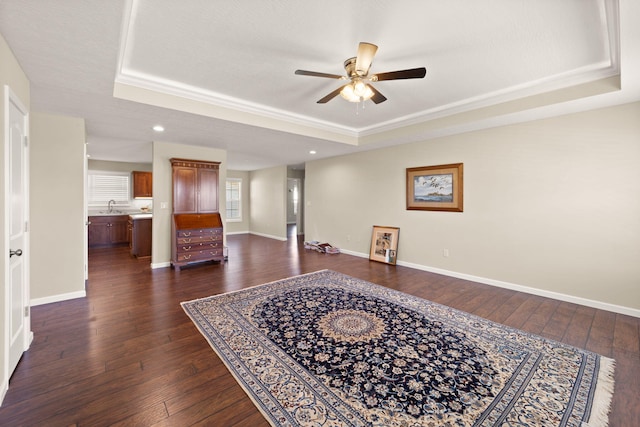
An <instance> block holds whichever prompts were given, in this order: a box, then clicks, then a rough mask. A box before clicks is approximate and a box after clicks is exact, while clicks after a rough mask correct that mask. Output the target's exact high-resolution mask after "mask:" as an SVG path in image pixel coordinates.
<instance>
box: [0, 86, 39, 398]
mask: <svg viewBox="0 0 640 427" xmlns="http://www.w3.org/2000/svg"><path fill="white" fill-rule="evenodd" d="M3 92H4V94H3V101H2V102H3V103H4V117H3V118H2V120H3V121H4V135H3V147H2V149H3V153H4V164H3V169H4V177H3V179H4V200H3V205H2V206H3V210H4V224H3V239H2V247H3V252H4V254H5V255H4V257H3V261H2V262H3V263H4V278H3V279H4V280H3V283H4V285H3V288H4V289H3V290H2V292H3V295H4V319H3V324H4V325H3V331H2V333H3V340H4V354H3V357H2V361H3V366H2V370H3V383H2V384H0V387H1V389H0V404H1V403H2V400H3V399H4V395H5V393H6V392H7V390H8V388H9V379H10V376H11V374H12V373H13V372H9V349H10V335H11V334H10V330H8V328H9V327H10V322H9V320H10V319H9V316H10V315H11V310H10V308H11V301H10V295H9V289H8V286H7V284H8V283H9V275H10V268H9V257H8V256H7V255H8V253H9V249H10V248H9V238H10V224H9V212H8V211H9V209H10V207H11V200H10V198H11V194H10V192H11V190H10V188H9V162H10V156H9V145H10V123H9V114H10V104H14V105H15V106H16V107H17V108H18V109H19V110H20V112H21V113H22V114H23V115H24V118H25V124H24V125H25V128H24V132H25V137H26V141H29V110H28V109H27V108H26V107H25V104H24V103H23V102H22V101H21V100H20V98H19V97H18V96H17V95H16V94H15V93H14V92H13V91H12V90H11V88H10V87H9V86H8V85H4V91H3ZM23 166H24V168H23V171H22V173H23V177H24V185H25V191H24V194H23V196H24V198H23V203H24V212H25V221H26V224H25V240H24V245H23V248H22V249H23V255H22V257H23V263H24V282H23V287H24V289H23V295H24V301H23V302H24V304H25V307H26V310H27V312H28V313H25V317H24V342H23V352H24V351H27V349H28V348H29V345H30V344H31V341H32V340H33V332H32V331H31V313H30V311H31V303H30V298H31V297H30V292H29V291H30V285H29V283H30V274H29V269H30V251H29V243H30V242H29V239H30V233H29V226H28V224H29V221H30V215H29V147H28V144H27V145H25V152H24V165H23Z"/></svg>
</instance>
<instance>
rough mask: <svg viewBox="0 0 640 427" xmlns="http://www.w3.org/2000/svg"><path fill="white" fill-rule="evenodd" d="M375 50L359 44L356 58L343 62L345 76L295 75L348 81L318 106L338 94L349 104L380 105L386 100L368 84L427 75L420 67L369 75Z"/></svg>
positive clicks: (361, 43)
mask: <svg viewBox="0 0 640 427" xmlns="http://www.w3.org/2000/svg"><path fill="white" fill-rule="evenodd" d="M377 50H378V46H376V45H375V44H372V43H365V42H360V44H359V45H358V56H355V57H353V58H349V59H347V60H346V61H344V69H345V70H346V72H347V75H346V76H340V75H338V74H327V73H319V72H316V71H306V70H296V72H295V73H296V74H298V75H301V76H313V77H325V78H328V79H339V80H349V83H347V84H345V85H343V86H341V87H339V88H338V89H336V90H334V91H333V92H331V93H330V94H328V95H327V96H325V97H324V98H321V99H320V100H318V104H325V103H327V102H329V101H331V100H332V99H333V98H335V97H336V96H338V94H340V95H341V96H342V97H343V98H344V99H346V100H347V101H349V102H362V101H366V100H369V99H370V100H372V101H373V102H374V103H376V104H380V103H381V102H384V101H386V100H387V98H386V97H385V96H384V95H383V94H381V93H380V92H379V91H378V90H376V88H374V87H373V86H371V85H370V84H369V83H371V82H380V81H383V80H401V79H421V78H423V77H424V76H425V75H426V74H427V70H426V68H424V67H421V68H411V69H408V70H399V71H390V72H387V73H378V74H372V75H369V68H371V63H372V62H373V57H374V56H375V54H376V51H377Z"/></svg>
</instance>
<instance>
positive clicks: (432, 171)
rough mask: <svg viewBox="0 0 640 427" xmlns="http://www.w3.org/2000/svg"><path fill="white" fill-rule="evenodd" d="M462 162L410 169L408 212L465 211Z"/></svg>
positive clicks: (408, 173)
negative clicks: (463, 207)
mask: <svg viewBox="0 0 640 427" xmlns="http://www.w3.org/2000/svg"><path fill="white" fill-rule="evenodd" d="M462 178H463V177H462V163H453V164H449V165H438V166H421V167H417V168H407V209H408V210H423V211H449V212H462V196H463V186H462V182H463V179H462Z"/></svg>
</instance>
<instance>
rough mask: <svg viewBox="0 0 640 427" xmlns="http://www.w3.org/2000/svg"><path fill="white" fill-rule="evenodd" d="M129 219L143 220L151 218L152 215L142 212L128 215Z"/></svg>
mask: <svg viewBox="0 0 640 427" xmlns="http://www.w3.org/2000/svg"><path fill="white" fill-rule="evenodd" d="M129 218H131V219H145V218H153V213H149V212H144V213H130V214H129Z"/></svg>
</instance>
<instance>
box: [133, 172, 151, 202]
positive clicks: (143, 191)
mask: <svg viewBox="0 0 640 427" xmlns="http://www.w3.org/2000/svg"><path fill="white" fill-rule="evenodd" d="M131 174H132V175H133V198H134V199H150V198H152V197H153V174H152V173H151V172H139V171H133V172H132V173H131Z"/></svg>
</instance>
